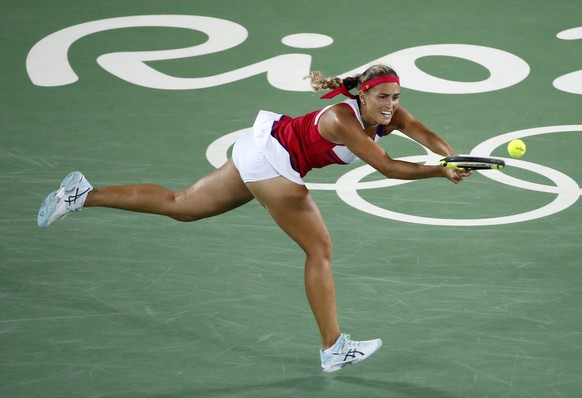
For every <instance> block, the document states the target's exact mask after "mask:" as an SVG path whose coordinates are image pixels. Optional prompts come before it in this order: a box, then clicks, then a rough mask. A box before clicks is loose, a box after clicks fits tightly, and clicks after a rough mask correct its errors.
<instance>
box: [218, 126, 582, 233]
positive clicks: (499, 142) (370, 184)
mask: <svg viewBox="0 0 582 398" xmlns="http://www.w3.org/2000/svg"><path fill="white" fill-rule="evenodd" d="M250 130H251V128H247V129H242V130H238V131H235V132H233V133H230V134H227V135H225V136H223V137H221V138H219V139H217V140H216V141H214V142H213V143H212V144H211V145H210V146H209V147H208V149H207V151H206V157H207V159H208V161H209V162H210V163H211V164H212V165H213V166H214V167H217V168H218V167H220V166H221V165H222V164H224V162H226V160H227V157H228V150H229V148H230V147H231V146H232V145H233V144H234V142H235V141H236V139H237V138H238V137H239V136H240V135H242V134H244V133H245V132H247V131H250ZM564 132H582V125H562V126H547V127H537V128H532V129H525V130H519V131H514V132H510V133H506V134H501V135H498V136H496V137H493V138H490V139H488V140H486V141H484V142H482V143H481V144H479V145H477V146H476V147H475V148H473V150H472V151H471V152H470V155H472V156H491V154H492V152H493V151H494V150H495V149H496V148H498V147H501V146H503V145H505V144H507V143H508V142H509V141H511V140H514V139H518V138H525V137H531V136H535V135H541V134H553V133H564ZM393 134H396V135H399V136H401V137H405V138H407V137H406V136H405V135H404V134H402V133H399V132H394V133H393ZM424 149H425V150H426V155H420V156H407V157H402V158H399V160H404V161H409V162H414V163H424V164H438V160H439V159H440V156H439V155H436V154H434V153H432V152H430V151H429V150H428V149H426V148H424ZM503 159H504V160H505V163H506V164H507V165H508V166H511V167H516V168H521V169H525V170H529V171H532V172H534V173H537V174H539V175H541V176H544V177H546V178H547V179H549V180H550V181H552V182H553V183H554V184H555V185H543V184H538V183H533V182H528V181H524V180H520V179H517V178H514V177H512V176H510V175H508V174H506V173H504V172H503V171H500V170H487V171H486V172H480V173H481V174H482V175H483V176H485V177H487V178H490V179H492V180H494V181H497V182H499V183H502V184H506V185H510V186H513V187H517V188H521V189H526V190H530V191H537V192H546V193H553V194H556V195H557V196H556V197H555V199H554V200H553V201H551V202H550V203H548V204H546V205H544V206H542V207H540V208H538V209H535V210H532V211H527V212H524V213H518V214H514V215H509V216H504V217H493V218H474V219H447V218H432V217H421V216H414V215H409V214H404V213H399V212H395V211H391V210H388V209H384V208H381V207H378V206H376V205H373V204H372V203H370V202H368V201H366V200H365V199H363V198H362V197H361V196H360V195H359V193H358V190H361V189H378V188H387V187H392V186H396V185H401V184H409V183H412V182H414V181H403V180H391V179H382V180H377V181H367V182H362V179H364V178H365V177H366V176H368V175H370V174H372V173H374V172H375V169H374V168H372V167H371V166H369V165H367V164H364V165H363V166H360V167H358V168H356V169H353V170H351V171H349V172H347V173H346V174H344V175H343V176H341V177H340V178H339V179H338V180H337V182H336V183H323V184H321V183H320V184H311V183H308V184H306V185H307V187H308V188H309V189H311V190H335V191H336V192H337V194H338V196H339V197H340V199H342V200H343V201H344V202H346V203H347V204H348V205H350V206H352V207H354V208H355V209H358V210H361V211H363V212H365V213H368V214H372V215H375V216H378V217H382V218H387V219H391V220H397V221H403V222H408V223H415V224H425V225H440V226H485V225H502V224H511V223H518V222H524V221H530V220H535V219H539V218H543V217H547V216H550V215H552V214H555V213H558V212H560V211H562V210H565V209H567V208H568V207H570V206H572V205H573V204H574V203H576V201H577V200H578V198H579V197H580V195H582V190H581V189H580V186H579V185H578V183H577V182H576V181H574V180H573V179H572V178H571V177H569V176H567V175H566V174H564V173H562V172H560V171H558V170H555V169H552V168H549V167H546V166H542V165H539V164H536V163H531V162H527V161H524V160H518V159H510V158H503Z"/></svg>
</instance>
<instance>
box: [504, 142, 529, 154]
mask: <svg viewBox="0 0 582 398" xmlns="http://www.w3.org/2000/svg"><path fill="white" fill-rule="evenodd" d="M507 152H509V155H510V156H511V157H512V158H520V157H522V156H523V154H524V153H525V142H523V141H522V140H513V141H511V142H510V143H509V144H508V145H507Z"/></svg>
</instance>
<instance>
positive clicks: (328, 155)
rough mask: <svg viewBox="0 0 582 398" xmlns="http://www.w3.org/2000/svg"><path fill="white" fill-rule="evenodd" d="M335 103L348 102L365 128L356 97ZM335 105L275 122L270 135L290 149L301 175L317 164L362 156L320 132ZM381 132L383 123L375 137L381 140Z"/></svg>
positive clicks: (321, 165)
mask: <svg viewBox="0 0 582 398" xmlns="http://www.w3.org/2000/svg"><path fill="white" fill-rule="evenodd" d="M334 105H344V106H349V107H350V108H351V110H352V113H353V114H354V117H355V118H356V119H358V121H359V122H360V125H361V126H362V128H364V122H363V121H362V116H361V115H360V109H359V107H358V102H357V100H355V99H347V100H345V101H343V102H340V103H339V104H334ZM334 105H329V106H327V107H325V108H323V109H321V110H318V111H314V112H311V113H308V114H306V115H303V116H299V117H296V118H292V117H289V116H286V115H283V116H282V117H281V119H280V120H278V121H275V122H274V123H273V129H272V131H271V135H272V136H273V137H274V138H275V139H276V140H277V141H279V143H280V144H281V145H282V146H283V147H284V148H285V150H286V151H287V152H288V153H289V157H290V159H291V167H293V169H294V170H295V171H297V172H298V173H299V175H300V176H301V177H303V176H305V174H307V172H309V171H310V170H311V169H314V168H321V167H324V166H327V165H330V164H348V163H354V162H356V161H358V160H360V159H359V158H358V157H357V156H356V155H354V154H353V153H352V152H351V151H350V150H349V149H348V148H347V147H346V146H345V145H342V144H336V143H333V142H331V141H328V140H327V139H325V138H323V137H322V136H321V135H320V134H319V129H318V122H319V118H320V117H321V115H322V114H323V113H324V112H325V111H327V110H328V109H329V108H331V107H332V106H334ZM382 132H383V129H382V126H381V125H380V126H378V129H377V130H376V136H375V137H374V138H375V141H378V139H379V138H380V137H381V136H382Z"/></svg>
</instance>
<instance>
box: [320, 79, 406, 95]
mask: <svg viewBox="0 0 582 398" xmlns="http://www.w3.org/2000/svg"><path fill="white" fill-rule="evenodd" d="M382 83H397V84H400V79H399V78H398V76H392V75H388V76H380V77H377V78H375V79H372V80H368V81H367V82H365V83H364V84H362V85H361V86H360V90H361V91H368V90H369V89H371V88H372V87H374V86H377V85H378V84H382ZM340 94H343V95H345V96H346V97H348V98H356V96H355V95H353V94H352V93H350V92H349V91H348V89H347V88H346V86H344V85H343V83H342V85H341V86H339V88H336V89H335V90H332V91H330V92H329V93H327V94H324V95H322V96H321V98H322V99H329V98H333V97H335V96H337V95H340Z"/></svg>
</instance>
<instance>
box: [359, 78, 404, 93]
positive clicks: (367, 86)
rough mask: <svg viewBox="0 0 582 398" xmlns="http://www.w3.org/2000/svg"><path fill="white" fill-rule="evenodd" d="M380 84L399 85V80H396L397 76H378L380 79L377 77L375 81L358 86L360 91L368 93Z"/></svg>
mask: <svg viewBox="0 0 582 398" xmlns="http://www.w3.org/2000/svg"><path fill="white" fill-rule="evenodd" d="M382 83H398V84H400V79H399V78H398V76H392V75H388V76H380V77H377V78H375V79H372V80H368V81H367V82H366V83H364V84H362V85H361V86H360V90H362V91H368V90H369V89H371V88H372V87H374V86H377V85H378V84H382Z"/></svg>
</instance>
